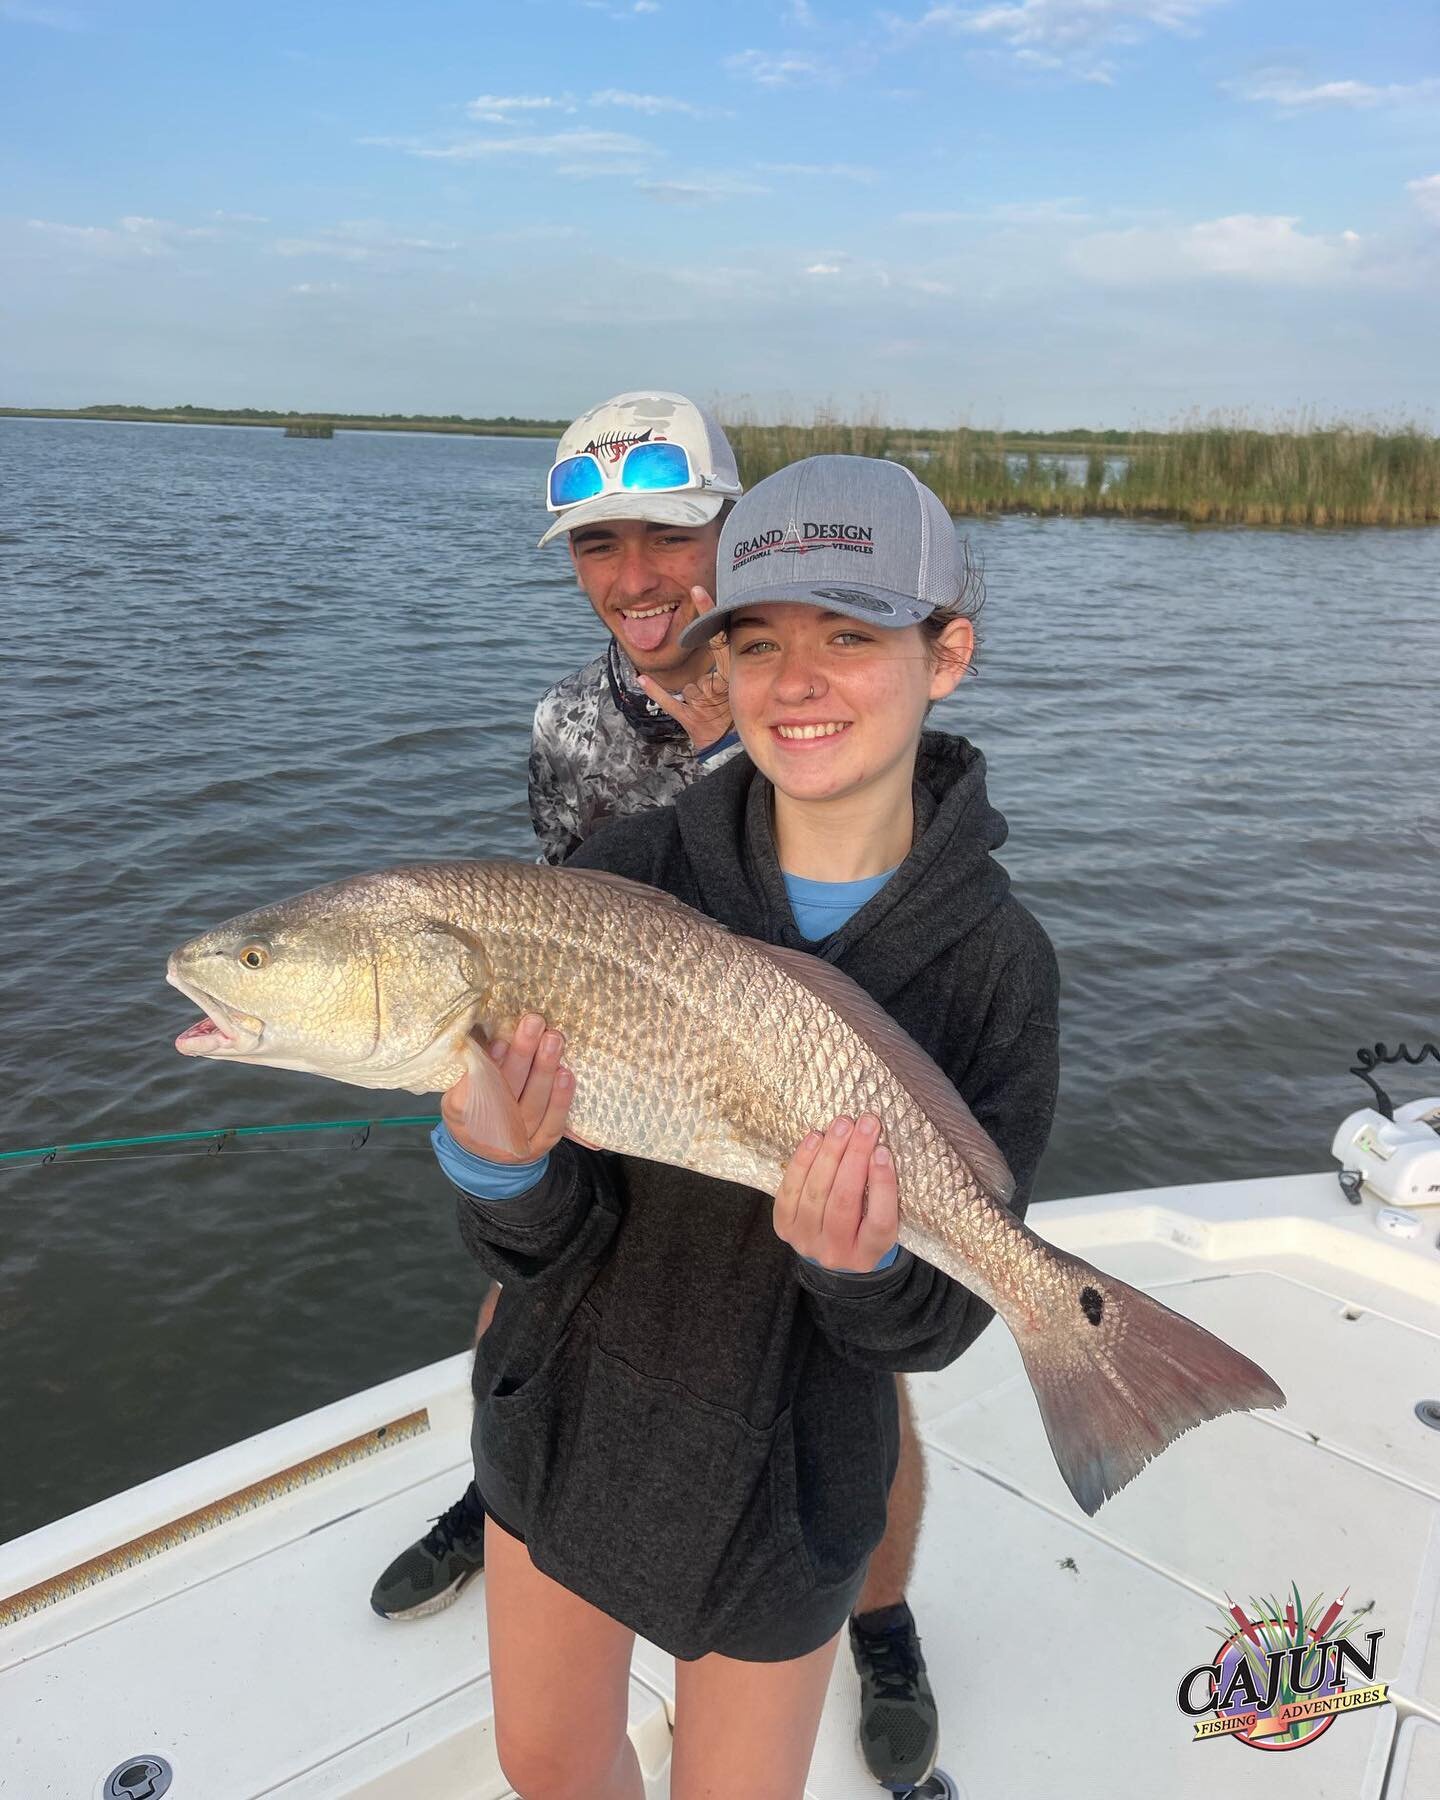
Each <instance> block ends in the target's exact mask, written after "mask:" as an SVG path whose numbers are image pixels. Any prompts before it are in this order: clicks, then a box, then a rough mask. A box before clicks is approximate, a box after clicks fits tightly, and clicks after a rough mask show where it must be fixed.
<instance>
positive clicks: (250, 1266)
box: [0, 420, 1440, 1549]
mask: <svg viewBox="0 0 1440 1800" xmlns="http://www.w3.org/2000/svg"><path fill="white" fill-rule="evenodd" d="M549 455H550V447H549V445H548V444H545V443H540V442H535V441H525V440H520V439H476V438H439V437H423V436H409V435H404V436H401V435H387V434H382V433H376V434H359V433H348V432H347V433H342V434H340V435H338V436H337V437H336V438H335V439H334V440H333V442H329V443H323V442H320V443H311V442H295V441H286V440H285V439H284V438H283V437H282V435H281V434H280V433H279V432H278V431H262V430H241V429H233V428H232V429H226V428H205V427H164V426H143V425H88V424H77V423H68V422H49V421H19V420H17V421H9V420H6V421H0V628H3V639H0V645H3V648H0V690H3V692H0V746H3V771H4V782H5V795H6V801H5V804H4V806H3V808H0V945H3V949H4V954H3V958H0V1021H3V1031H0V1092H3V1094H4V1097H5V1105H4V1111H3V1115H0V1149H9V1148H22V1147H25V1146H28V1145H31V1144H41V1143H53V1142H56V1141H62V1142H63V1141H68V1140H75V1139H86V1138H100V1137H119V1136H125V1135H130V1134H138V1133H143V1132H150V1131H164V1130H174V1129H180V1128H185V1127H202V1126H215V1125H223V1124H245V1123H255V1122H262V1121H272V1120H273V1121H287V1120H298V1119H307V1118H308V1119H324V1118H344V1117H350V1116H354V1115H356V1114H361V1113H364V1112H366V1111H367V1110H369V1109H370V1108H371V1107H372V1106H373V1107H374V1109H375V1110H385V1111H390V1112H396V1113H399V1112H413V1111H427V1110H430V1108H429V1107H428V1106H426V1104H425V1103H424V1102H416V1101H415V1100H413V1099H412V1097H410V1096H408V1095H400V1094H396V1095H393V1096H379V1095H377V1096H367V1095H366V1094H365V1093H363V1092H362V1091H361V1090H359V1089H347V1088H343V1087H340V1086H336V1085H331V1084H322V1083H320V1082H318V1081H314V1080H309V1079H307V1078H304V1077H301V1076H297V1075H292V1074H285V1073H281V1072H272V1071H267V1070H264V1069H250V1068H245V1067H241V1066H238V1065H236V1066H231V1067H229V1068H224V1069H221V1068H219V1067H213V1066H206V1065H204V1064H199V1063H193V1062H187V1061H185V1060H183V1059H182V1058H180V1057H179V1056H177V1055H176V1054H175V1052H174V1050H173V1048H172V1040H173V1037H174V1034H175V1032H176V1031H177V1030H179V1029H181V1028H183V1026H184V1025H185V1024H187V1023H188V1022H189V1021H190V1019H191V1018H192V1017H193V1010H192V1009H191V1008H190V1007H189V1005H188V1003H187V1002H186V1001H184V1000H183V999H182V998H181V997H180V996H179V995H177V994H176V993H174V991H173V990H171V989H170V988H168V987H166V986H165V984H164V980H163V975H164V965H165V958H166V955H167V954H168V952H169V951H170V950H171V949H172V948H173V947H174V945H176V944H177V943H179V942H181V941H182V940H183V939H184V938H186V937H188V936H190V935H192V934H193V933H194V932H195V931H196V930H198V929H202V928H204V927H205V926H207V925H210V924H213V923H216V922H218V921H219V920H220V919H222V918H225V917H228V916H230V915H231V914H232V913H235V912H237V911H240V910H242V909H244V908H246V907H248V906H250V905H252V904H256V903H259V902H262V901H264V900H267V899H272V898H276V897H278V896H280V895H282V894H287V893H293V892H295V891H297V890H298V889H301V888H304V887H308V886H311V885H313V884H315V883H318V882H322V881H327V880H331V879H334V878H336V877H338V876H341V875H344V874H349V873H354V872H357V871H359V870H362V869H367V868H372V867H378V866H381V865H383V864H385V863H389V862H397V861H401V860H404V859H406V858H410V857H442V856H449V855H472V856H473V855H487V854H516V855H526V854H528V853H529V847H530V830H529V823H528V817H527V814H526V808H525V788H524V778H525V752H526V744H527V735H528V728H529V717H530V712H531V709H532V707H533V704H534V700H535V698H536V696H537V695H538V694H539V692H540V691H541V689H542V688H543V687H544V686H546V685H547V684H548V683H549V682H550V681H552V680H554V679H555V678H556V677H557V676H558V675H559V674H561V673H563V672H564V671H566V670H569V669H571V668H574V667H575V666H577V665H578V663H580V662H581V661H583V660H584V659H586V658H587V657H589V656H590V655H591V654H593V652H594V650H595V649H596V648H598V646H599V644H600V642H601V633H600V628H599V626H598V625H597V624H596V622H595V621H594V619H593V617H592V615H591V614H590V612H589V609H588V607H587V606H586V604H585V601H584V599H583V596H582V595H581V594H580V593H579V592H578V590H577V589H576V587H575V585H574V582H573V579H572V578H571V576H570V575H569V573H568V563H567V561H566V559H565V557H564V554H563V552H561V551H558V550H557V551H547V552H536V551H535V550H534V548H533V546H534V542H535V539H536V538H537V537H538V536H539V534H540V531H541V530H542V529H543V526H544V523H545V518H544V514H543V511H542V510H541V508H540V506H539V504H538V502H537V499H536V496H537V494H538V493H539V491H540V483H541V477H542V474H543V471H544V469H545V468H546V466H547V464H548V461H549ZM965 529H966V530H967V531H968V532H969V534H970V537H971V541H972V545H973V547H974V548H975V550H976V551H977V552H978V553H979V554H980V555H981V556H982V557H983V560H984V563H985V568H986V572H987V577H988V585H989V590H990V601H989V604H988V607H987V610H986V613H985V615H984V620H983V637H982V649H981V657H980V675H979V678H978V679H977V680H975V681H974V682H969V681H967V682H966V683H965V684H964V685H963V686H962V688H961V689H960V690H959V692H958V694H957V695H956V696H955V697H954V698H953V699H952V700H950V701H948V702H946V703H945V705H944V707H943V708H941V709H939V710H938V712H937V715H936V723H939V724H942V725H945V726H948V727H951V728H955V729H963V730H965V731H966V732H967V733H968V734H969V735H970V736H972V737H973V738H974V739H975V740H976V742H977V743H979V744H980V745H981V746H982V747H983V748H984V749H985V751H986V754H987V756H988V758H989V763H990V775H991V795H992V798H993V799H994V800H995V802H996V803H997V805H999V806H1000V808H1001V809H1002V810H1003V811H1004V812H1005V813H1006V815H1007V816H1008V818H1009V820H1010V826H1011V840H1010V843H1009V844H1008V845H1007V846H1006V848H1005V850H1004V851H1003V852H1002V859H1003V860H1004V861H1005V863H1006V864H1007V866H1008V867H1009V869H1010V870H1011V872H1012V874H1013V876H1014V877H1015V881H1016V884H1017V887H1018V889H1019V892H1020V893H1021V895H1022V896H1023V898H1024V899H1025V900H1026V902H1027V903H1028V904H1029V905H1030V907H1031V908H1032V909H1033V910H1034V911H1035V912H1036V913H1037V914H1038V916H1039V917H1040V919H1041V920H1042V921H1043V922H1044V924H1045V925H1046V927H1047V928H1048V930H1049V931H1050V934H1051V936H1052V937H1053V939H1054V940H1055V943H1056V946H1057V948H1058V950H1059V953H1060V960H1061V967H1062V972H1063V977H1064V1016H1063V1037H1062V1052H1063V1063H1064V1073H1063V1081H1062V1088H1061V1097H1060V1109H1059V1115H1058V1117H1057V1120H1056V1125H1055V1132H1054V1136H1053V1139H1052V1143H1051V1148H1050V1151H1049V1153H1048V1155H1047V1158H1046V1161H1045V1164H1044V1166H1043V1168H1042V1172H1041V1177H1040V1185H1039V1193H1040V1194H1041V1195H1042V1196H1045V1197H1051V1196H1055V1195H1059V1194H1076V1193H1091V1192H1100V1191H1108V1190H1113V1189H1117V1188H1139V1187H1147V1186H1152V1185H1155V1184H1163V1183H1167V1182H1185V1181H1206V1180H1215V1179H1224V1178H1229V1177H1237V1176H1248V1175H1262V1174H1288V1173H1294V1172H1298V1171H1302V1170H1313V1169H1321V1168H1326V1167H1328V1166H1330V1163H1329V1155H1328V1152H1329V1144H1330V1138H1331V1135H1332V1133H1333V1131H1334V1128H1335V1126H1336V1124H1337V1123H1338V1122H1339V1119H1340V1118H1341V1116H1342V1115H1343V1114H1344V1113H1345V1112H1346V1111H1348V1110H1350V1108H1352V1107H1353V1106H1356V1105H1360V1104H1362V1103H1363V1102H1364V1100H1365V1098H1366V1093H1365V1090H1364V1089H1363V1088H1362V1087H1361V1086H1360V1084H1359V1083H1358V1082H1357V1081H1355V1080H1354V1078H1353V1077H1351V1076H1349V1075H1348V1074H1347V1073H1346V1072H1345V1071H1346V1068H1347V1066H1348V1064H1349V1063H1350V1062H1351V1061H1352V1060H1353V1052H1354V1050H1355V1048H1356V1046H1357V1045H1359V1044H1361V1043H1364V1042H1366V1041H1371V1042H1373V1041H1374V1040H1375V1039H1376V1038H1384V1039H1386V1040H1387V1041H1390V1042H1394V1041H1395V1040H1396V1039H1398V1038H1401V1037H1406V1038H1408V1039H1409V1041H1410V1042H1411V1043H1412V1045H1413V1044H1415V1043H1416V1042H1418V1041H1420V1040H1423V1039H1424V1038H1426V1037H1436V1036H1437V1035H1440V1006H1437V1004H1436V989H1435V981H1434V968H1435V960H1436V959H1435V937H1434V934H1435V878H1434V866H1435V862H1434V859H1435V855H1436V851H1437V847H1440V843H1437V840H1440V783H1437V779H1436V767H1435V755H1434V682H1433V675H1434V671H1435V669H1436V668H1437V667H1440V613H1437V606H1436V593H1437V588H1440V580H1437V577H1440V532H1436V531H1433V530H1432V531H1408V532H1380V531H1374V532H1358V531H1356V532H1330V533H1306V532H1297V531H1273V532H1241V531H1216V530H1208V531H1196V530H1192V529H1189V528H1186V527H1181V526H1166V525H1155V524H1150V523H1143V524H1142V523H1135V524H1129V523H1124V522H1117V521H1113V520H1089V519H1054V520H1026V519H1017V518H1007V519H1004V520H1001V521H998V522H996V523H993V524H979V523H973V522H972V523H970V524H968V525H967V526H966V527H965ZM1434 1087H1435V1080H1434V1074H1433V1068H1432V1071H1431V1075H1430V1080H1429V1089H1431V1090H1433V1089H1434ZM1394 1091H1395V1092H1396V1094H1397V1096H1401V1097H1406V1096H1409V1095H1412V1094H1414V1093H1416V1092H1420V1091H1426V1090H1425V1089H1422V1088H1420V1087H1418V1086H1417V1085H1416V1077H1415V1076H1414V1075H1409V1076H1407V1077H1403V1078H1397V1082H1396V1085H1395V1089H1394ZM261 1142H262V1143H263V1140H262V1141H261ZM478 1286H479V1283H478V1280H477V1275H476V1272H475V1270H474V1268H473V1265H472V1264H471V1263H470V1261H469V1259H468V1257H467V1256H466V1255H465V1253H464V1252H463V1250H462V1249H461V1247H460V1244H459V1239H458V1234H457V1232H456V1228H455V1224H454V1218H453V1211H452V1206H451V1202H450V1200H449V1198H448V1196H447V1191H446V1188H445V1185H444V1183H443V1182H442V1181H441V1179H440V1178H439V1176H438V1173H437V1172H436V1170H435V1168H434V1166H433V1162H432V1159H431V1157H430V1155H429V1152H428V1150H427V1148H426V1147H425V1144H424V1139H423V1134H422V1133H421V1132H419V1131H413V1132H392V1133H379V1134H376V1136H375V1137H373V1138H372V1140H371V1142H370V1144H369V1145H367V1146H366V1147H365V1148H364V1149H355V1150H352V1149H350V1148H349V1139H348V1137H346V1136H339V1137H332V1136H323V1137H315V1138H308V1139H304V1140H300V1141H299V1142H298V1143H297V1142H295V1141H293V1140H292V1141H291V1142H289V1143H287V1144H286V1145H285V1147H284V1148H283V1149H279V1150H277V1149H273V1148H265V1149H240V1148H237V1147H234V1146H232V1147H230V1148H227V1149H225V1150H224V1151H223V1152H222V1153H221V1154H220V1155H218V1156H213V1155H195V1154H189V1153H187V1154H182V1155H178V1156H177V1155H173V1154H171V1155H156V1156H154V1157H151V1158H147V1159H144V1160H112V1161H103V1162H95V1163H91V1164H85V1165H80V1164H72V1165H70V1166H68V1167H67V1166H56V1167H50V1168H43V1167H37V1166H33V1165H29V1166H20V1167H18V1168H16V1167H13V1166H12V1167H6V1166H5V1165H0V1369H3V1382H0V1442H3V1443H4V1444H5V1446H6V1458H5V1477H4V1481H3V1484H0V1540H3V1539H5V1538H8V1537H10V1536H12V1535H14V1534H15V1533H17V1532H19V1531H22V1530H26V1529H29V1528H31V1527H33V1526H35V1525H38V1524H40V1523H43V1522H44V1521H45V1520H48V1519H51V1518H54V1517H57V1516H59V1515H61V1514H63V1513H67V1512H70V1511H72V1510H74V1509H75V1508H77V1507H79V1506H82V1505H85V1504H87V1503H89V1502H91V1501H94V1500H97V1499H99V1498H101V1497H103V1496H104V1495H106V1494H109V1493H113V1492H115V1491H116V1490H118V1489H120V1488H123V1487H125V1486H128V1485H129V1484H131V1483H132V1482H135V1481H138V1480H141V1479H143V1478H145V1477H147V1476H149V1475H153V1474H156V1473H158V1472H160V1471H162V1470H164V1469H167V1468H170V1467H172V1466H174V1465H175V1464H176V1463H178V1462H181V1461H183V1460H186V1459H188V1458H190V1457H194V1456H198V1455H201V1454H203V1453H205V1452H207V1451H210V1450H214V1449H217V1448H219V1447H221V1446H223V1445H225V1444H227V1443H230V1442H233V1441H234V1440H235V1439H236V1438H239V1437H242V1436H245V1435H246V1434H248V1433H250V1432H253V1431H257V1430H259V1429H261V1428H263V1427H264V1426H267V1425H271V1424H274V1423H276V1422H277V1421H279V1420H281V1419H285V1418H289V1417H292V1416H293V1415H295V1414H297V1413H300V1412H303V1411H305V1410H306V1409H308V1408H310V1407H313V1406H317V1405H320V1404H322V1403H324V1402H326V1401H328V1400H332V1399H335V1398H337V1397H338V1396H340V1395H342V1394H346V1393H349V1392H352V1391H354V1390H355V1389H356V1388H358V1387H361V1386H364V1385H367V1384H369V1383H371V1382H375V1381H379V1380H382V1379H384V1378H386V1377H388V1376H391V1375H395V1374H399V1373H401V1372H402V1371H404V1370H407V1369H410V1368H413V1367H415V1366H417V1365H419V1364H422V1363H424V1362H427V1361H430V1360H432V1359H434V1358H437V1357H441V1356H445V1355H448V1354H450V1353H451V1352H453V1351H456V1350H458V1349H460V1348H462V1347H463V1346H464V1344H465V1343H466V1342H468V1339H469V1333H470V1330H471V1327H472V1324H473V1320H474V1313H475V1303H476V1299H477V1293H478ZM417 1523H419V1522H418V1521H417ZM396 1547H397V1549H398V1548H400V1546H399V1545H397V1546H396Z"/></svg>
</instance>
